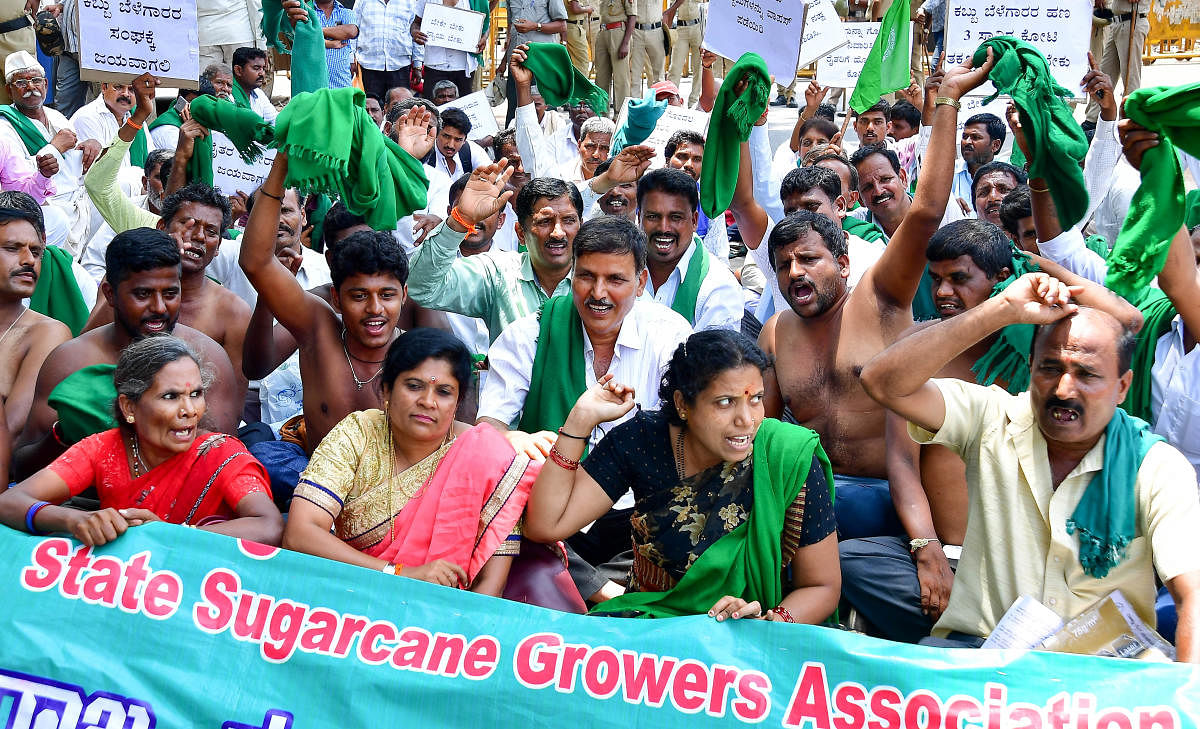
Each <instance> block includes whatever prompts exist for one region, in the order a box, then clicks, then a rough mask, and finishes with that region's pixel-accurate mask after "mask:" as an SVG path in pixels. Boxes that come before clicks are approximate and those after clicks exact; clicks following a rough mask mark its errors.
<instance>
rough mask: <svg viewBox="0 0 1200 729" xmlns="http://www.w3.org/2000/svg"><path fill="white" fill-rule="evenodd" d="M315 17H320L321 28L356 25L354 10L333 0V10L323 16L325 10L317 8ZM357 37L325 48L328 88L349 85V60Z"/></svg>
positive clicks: (352, 56)
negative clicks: (326, 15)
mask: <svg viewBox="0 0 1200 729" xmlns="http://www.w3.org/2000/svg"><path fill="white" fill-rule="evenodd" d="M317 17H318V18H320V19H321V27H322V28H332V27H334V26H335V25H357V24H358V23H357V22H356V21H355V19H354V11H353V10H351V9H349V8H347V7H346V6H344V5H342V4H341V3H340V2H338V0H333V12H331V13H330V14H329V17H328V18H326V17H325V11H324V10H321V9H320V8H317ZM357 42H358V41H357V39H353V40H350V41H347V42H346V45H345V46H343V47H342V48H326V49H325V64H326V65H327V66H329V88H331V89H340V88H344V87H346V86H349V85H350V81H351V78H352V74H351V73H350V61H351V60H353V58H354V48H355V46H356V45H357Z"/></svg>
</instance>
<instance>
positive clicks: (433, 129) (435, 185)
mask: <svg viewBox="0 0 1200 729" xmlns="http://www.w3.org/2000/svg"><path fill="white" fill-rule="evenodd" d="M413 109H423V110H425V111H428V113H429V116H428V117H426V116H424V115H423V114H416V113H413V112H412V110H413ZM410 117H411V118H413V119H417V118H419V119H421V120H422V124H421V126H422V128H423V132H424V133H423V134H421V135H416V134H415V133H408V134H405V135H404V136H403V137H402V136H401V134H400V131H401V127H402V124H403V123H404V120H405V119H408V118H410ZM410 125H411V122H410ZM441 130H442V122H441V116H440V115H439V113H438V110H437V107H435V106H434V105H433V102H431V101H429V100H428V99H420V98H415V97H414V98H411V99H407V100H405V101H401V102H399V103H398V104H396V105H395V106H394V107H392V110H391V111H389V112H388V115H387V121H386V122H384V130H383V133H384V134H385V135H387V136H388V137H390V138H391V140H392V141H393V142H396V143H397V144H399V145H400V146H401V147H403V148H404V151H406V152H408V153H409V154H411V155H412V156H413V157H415V158H417V159H424V158H425V157H426V155H428V154H430V152H431V151H432V150H433V147H434V141H435V140H436V138H437V135H438V134H439V133H441ZM424 172H425V176H426V177H428V178H429V190H428V192H427V194H426V205H425V209H424V210H418V211H416V212H414V213H413V214H412V215H406V216H404V217H403V218H400V219H399V220H398V221H396V230H395V233H394V236H395V238H396V241H397V242H398V243H399V244H400V247H401V248H403V249H404V253H405V255H407V256H412V254H413V251H414V250H415V249H416V246H417V245H418V244H419V243H420V242H421V240H420V239H423V238H424V237H425V235H426V234H427V233H428V231H430V230H432V229H433V227H434V226H436V225H437V224H438V223H439V222H441V213H442V211H443V210H445V209H446V203H447V200H448V198H449V194H450V183H451V182H452V181H453V180H451V179H450V175H448V174H446V173H445V172H444V171H442V170H440V169H438V168H436V167H430V166H429V165H425V167H424Z"/></svg>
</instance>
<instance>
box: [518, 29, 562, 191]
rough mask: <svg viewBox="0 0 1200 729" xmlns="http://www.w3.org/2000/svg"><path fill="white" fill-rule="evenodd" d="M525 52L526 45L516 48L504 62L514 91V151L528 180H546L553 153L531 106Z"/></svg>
mask: <svg viewBox="0 0 1200 729" xmlns="http://www.w3.org/2000/svg"><path fill="white" fill-rule="evenodd" d="M528 50H529V46H528V45H525V44H522V45H519V46H517V47H516V48H514V49H513V52H512V58H511V59H510V60H509V62H508V70H509V72H510V73H511V74H512V80H513V85H514V86H516V89H517V111H516V116H515V117H514V123H515V124H516V129H517V151H518V152H519V153H520V154H521V161H522V162H523V163H524V166H525V171H526V172H528V173H529V174H530V176H531V177H550V176H553V175H554V173H555V165H554V153H553V152H552V151H551V149H550V143H549V141H548V140H547V139H546V135H545V134H543V133H542V127H541V125H540V124H538V119H537V111H536V110H535V109H534V107H533V92H532V86H533V72H532V71H530V70H529V69H528V68H526V67H525V57H526V56H525V52H526V51H528Z"/></svg>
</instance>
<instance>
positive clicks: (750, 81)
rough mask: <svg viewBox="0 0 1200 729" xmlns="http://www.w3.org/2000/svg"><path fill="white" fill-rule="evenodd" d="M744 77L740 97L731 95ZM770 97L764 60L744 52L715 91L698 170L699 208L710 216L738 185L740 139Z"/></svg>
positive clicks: (747, 134)
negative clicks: (702, 157) (715, 96)
mask: <svg viewBox="0 0 1200 729" xmlns="http://www.w3.org/2000/svg"><path fill="white" fill-rule="evenodd" d="M743 77H744V78H745V79H746V81H747V84H746V89H745V91H744V92H743V93H742V95H741V96H737V97H735V96H734V95H733V88H734V86H737V85H738V82H739V81H741V80H742V79H743ZM770 98H771V75H770V74H769V73H768V72H767V63H766V61H764V60H763V58H762V56H760V55H758V54H757V53H744V54H742V57H741V58H739V59H738V62H737V63H735V64H733V68H731V69H729V73H727V74H726V75H725V82H724V83H722V84H721V88H720V90H719V91H717V98H716V100H715V101H714V102H713V108H712V115H711V116H710V117H709V123H708V137H707V139H706V140H705V142H704V169H702V170H701V171H700V207H702V208H703V209H704V214H705V215H707V216H708V217H709V218H710V219H711V218H715V217H717V216H718V215H721V214H722V213H724V212H725V209H726V208H728V207H729V203H730V202H732V201H733V191H734V189H735V188H736V187H737V179H738V166H739V162H740V159H741V154H742V142H745V141H746V140H747V139H749V138H750V130H751V129H753V128H754V123H755V122H756V121H758V118H759V117H761V116H762V113H763V111H765V110H766V108H767V101H768V100H769V99H770Z"/></svg>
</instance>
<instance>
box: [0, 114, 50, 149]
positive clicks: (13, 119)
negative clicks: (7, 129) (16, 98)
mask: <svg viewBox="0 0 1200 729" xmlns="http://www.w3.org/2000/svg"><path fill="white" fill-rule="evenodd" d="M0 116H2V117H4V118H5V119H7V120H8V122H9V123H10V124H12V125H13V129H15V130H16V132H17V136H19V137H20V138H21V142H22V143H23V144H24V145H25V152H26V153H28V154H31V155H34V156H36V155H37V153H38V152H40V151H41V150H42V147H45V146H46V145H47V144H49V143H50V140H49V139H46V135H45V134H44V133H42V130H41V129H38V128H37V125H36V124H34V123H33V120H31V119H30V118H29V117H27V116H25V115H24V114H22V113H21V112H20V111H18V110H17V107H15V106H13V105H12V104H5V105H3V106H0Z"/></svg>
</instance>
